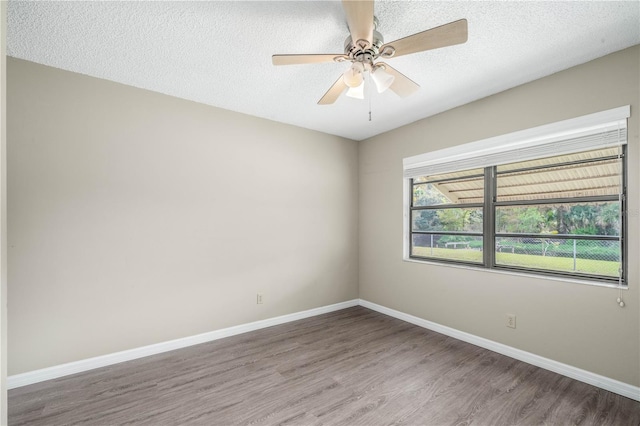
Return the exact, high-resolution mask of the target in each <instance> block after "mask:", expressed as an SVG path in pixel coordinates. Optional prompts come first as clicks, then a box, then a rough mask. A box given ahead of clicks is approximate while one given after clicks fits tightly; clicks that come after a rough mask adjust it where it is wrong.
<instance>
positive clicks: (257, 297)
mask: <svg viewBox="0 0 640 426" xmlns="http://www.w3.org/2000/svg"><path fill="white" fill-rule="evenodd" d="M256 303H257V304H258V305H262V303H263V302H262V293H258V294H257V295H256Z"/></svg>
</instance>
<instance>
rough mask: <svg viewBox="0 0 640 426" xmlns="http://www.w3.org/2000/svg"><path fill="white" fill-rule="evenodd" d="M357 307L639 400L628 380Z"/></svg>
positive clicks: (384, 309) (639, 391)
mask: <svg viewBox="0 0 640 426" xmlns="http://www.w3.org/2000/svg"><path fill="white" fill-rule="evenodd" d="M360 306H364V307H365V308H369V309H371V310H374V311H377V312H380V313H382V314H385V315H389V316H391V317H394V318H398V319H400V320H402V321H406V322H409V323H411V324H415V325H417V326H420V327H423V328H426V329H429V330H433V331H435V332H438V333H441V334H444V335H447V336H451V337H453V338H456V339H458V340H462V341H464V342H467V343H471V344H473V345H476V346H480V347H481V348H485V349H489V350H490V351H494V352H497V353H499V354H502V355H506V356H508V357H511V358H515V359H517V360H519V361H523V362H526V363H528V364H531V365H535V366H536V367H540V368H544V369H545V370H549V371H553V372H554V373H558V374H562V375H563V376H567V377H570V378H572V379H575V380H579V381H581V382H584V383H588V384H590V385H593V386H597V387H599V388H602V389H604V390H608V391H610V392H613V393H617V394H618V395H622V396H626V397H627V398H631V399H634V400H636V401H640V387H638V386H633V385H630V384H628V383H624V382H620V381H618V380H614V379H611V378H609V377H605V376H601V375H599V374H596V373H592V372H590V371H586V370H582V369H580V368H576V367H572V366H571V365H567V364H563V363H561V362H558V361H554V360H552V359H549V358H544V357H541V356H539V355H535V354H532V353H530V352H526V351H523V350H520V349H516V348H513V347H511V346H507V345H503V344H502V343H498V342H494V341H493V340H489V339H485V338H483V337H478V336H475V335H473V334H469V333H465V332H464V331H460V330H456V329H455V328H451V327H446V326H444V325H440V324H437V323H435V322H431V321H427V320H425V319H422V318H418V317H415V316H413V315H409V314H405V313H404V312H400V311H396V310H395V309H391V308H387V307H386V306H382V305H378V304H376V303H372V302H368V301H366V300H363V299H360Z"/></svg>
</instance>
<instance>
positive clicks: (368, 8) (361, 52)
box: [272, 0, 467, 105]
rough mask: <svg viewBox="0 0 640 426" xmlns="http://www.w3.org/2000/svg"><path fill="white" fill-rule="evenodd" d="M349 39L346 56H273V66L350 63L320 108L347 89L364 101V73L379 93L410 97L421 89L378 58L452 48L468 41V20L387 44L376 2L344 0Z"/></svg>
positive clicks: (345, 44)
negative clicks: (381, 30) (378, 26)
mask: <svg viewBox="0 0 640 426" xmlns="http://www.w3.org/2000/svg"><path fill="white" fill-rule="evenodd" d="M342 7H343V8H344V11H345V14H346V16H347V25H348V26H349V32H350V33H351V35H350V36H348V37H347V39H346V40H345V42H344V54H343V53H337V54H311V55H296V54H294V55H273V56H272V61H273V65H295V64H317V63H322V62H346V61H349V62H351V66H350V67H349V69H348V70H347V71H346V72H345V73H344V74H343V75H341V76H340V77H339V78H338V79H337V80H336V82H335V83H334V84H333V86H331V88H330V89H329V90H328V91H327V93H325V94H324V96H323V97H322V98H321V99H320V100H319V101H318V104H319V105H328V104H332V103H334V102H335V101H336V100H337V99H338V97H339V96H340V95H341V94H342V93H343V92H344V91H345V90H347V89H348V90H347V96H350V97H354V98H358V99H364V74H365V73H366V72H368V73H370V75H371V79H372V80H373V82H374V83H375V85H376V88H377V89H378V92H379V93H382V92H384V91H385V90H387V89H391V90H392V91H393V92H395V93H396V94H397V95H399V96H401V97H405V96H409V95H410V94H412V93H414V92H415V91H416V90H418V88H419V87H420V86H419V85H418V84H417V83H415V82H414V81H412V80H411V79H409V78H408V77H407V76H405V75H404V74H402V73H400V72H398V71H397V70H395V69H394V68H392V67H391V66H389V65H388V64H386V63H384V62H376V61H377V60H378V59H380V58H383V59H389V58H394V57H398V56H402V55H408V54H410V53H416V52H422V51H425V50H431V49H437V48H440V47H446V46H452V45H455V44H460V43H464V42H466V41H467V20H466V19H461V20H459V21H454V22H451V23H449V24H445V25H442V26H439V27H436V28H432V29H429V30H426V31H422V32H419V33H416V34H413V35H410V36H408V37H405V38H401V39H399V40H396V41H393V42H391V43H386V44H384V39H383V38H382V34H380V33H379V32H378V31H376V26H377V19H376V18H375V17H374V16H373V0H371V1H369V0H362V1H358V0H342Z"/></svg>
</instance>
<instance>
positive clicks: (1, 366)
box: [0, 1, 7, 425]
mask: <svg viewBox="0 0 640 426" xmlns="http://www.w3.org/2000/svg"><path fill="white" fill-rule="evenodd" d="M6 22H7V2H4V1H3V2H0V425H6V424H7V179H6V177H7V150H6V148H7V138H6V136H7V132H6V129H7V126H6V118H7V114H6V111H7V108H6V100H7V96H6V89H7V86H6V83H7V78H6V77H7V56H6V50H7V49H6V48H7V26H6Z"/></svg>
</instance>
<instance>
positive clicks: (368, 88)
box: [367, 72, 371, 121]
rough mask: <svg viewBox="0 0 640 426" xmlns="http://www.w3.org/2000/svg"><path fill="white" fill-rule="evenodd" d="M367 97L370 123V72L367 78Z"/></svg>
mask: <svg viewBox="0 0 640 426" xmlns="http://www.w3.org/2000/svg"><path fill="white" fill-rule="evenodd" d="M367 83H368V84H367V97H368V98H369V121H371V72H369V76H368V78H367Z"/></svg>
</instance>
